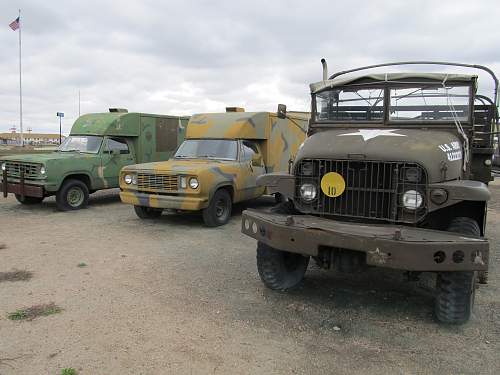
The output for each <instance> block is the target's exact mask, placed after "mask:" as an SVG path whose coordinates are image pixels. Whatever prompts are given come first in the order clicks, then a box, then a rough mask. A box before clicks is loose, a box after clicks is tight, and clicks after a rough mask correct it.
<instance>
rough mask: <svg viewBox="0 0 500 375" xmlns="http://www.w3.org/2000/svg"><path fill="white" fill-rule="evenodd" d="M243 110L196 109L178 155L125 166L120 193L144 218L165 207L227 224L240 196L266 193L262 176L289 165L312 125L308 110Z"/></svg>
mask: <svg viewBox="0 0 500 375" xmlns="http://www.w3.org/2000/svg"><path fill="white" fill-rule="evenodd" d="M280 108H281V112H280V113H279V114H273V113H269V112H244V111H243V109H241V108H234V107H231V108H227V112H226V113H205V114H198V115H193V116H192V117H191V119H190V120H189V123H188V126H187V129H186V137H185V138H186V139H185V141H184V142H183V143H182V144H181V145H180V146H179V149H178V150H177V152H176V153H175V156H174V157H173V158H172V159H170V160H168V161H166V162H159V163H147V164H139V165H130V166H127V167H125V168H123V169H122V172H121V176H120V188H121V190H122V191H121V193H120V197H121V200H122V201H123V202H124V203H128V204H132V205H134V210H135V212H136V214H137V216H139V217H140V218H154V217H158V216H160V215H161V214H162V211H163V209H174V210H178V211H199V210H202V212H203V219H204V222H205V224H206V225H208V226H218V225H223V224H225V223H226V222H227V221H228V220H229V219H230V216H231V207H232V204H233V203H235V202H241V201H244V200H248V199H252V198H257V197H259V196H261V195H262V194H264V193H266V189H265V188H264V187H260V186H257V183H256V180H257V177H258V176H260V175H262V174H264V173H267V172H279V171H287V170H288V168H289V164H290V160H291V159H293V157H294V156H295V154H296V153H297V150H298V148H299V146H300V145H301V144H302V142H303V140H304V138H305V133H306V131H307V122H308V116H309V114H308V113H307V114H306V113H297V112H295V113H292V112H289V113H288V114H287V113H286V107H285V106H283V105H280Z"/></svg>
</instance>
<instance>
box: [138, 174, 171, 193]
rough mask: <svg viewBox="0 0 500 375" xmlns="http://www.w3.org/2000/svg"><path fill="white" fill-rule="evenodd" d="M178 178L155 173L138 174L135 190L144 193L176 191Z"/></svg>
mask: <svg viewBox="0 0 500 375" xmlns="http://www.w3.org/2000/svg"><path fill="white" fill-rule="evenodd" d="M178 187H179V176H176V175H169V174H157V173H138V174H137V188H138V189H139V190H145V191H159V192H165V191H166V192H169V191H177V189H178Z"/></svg>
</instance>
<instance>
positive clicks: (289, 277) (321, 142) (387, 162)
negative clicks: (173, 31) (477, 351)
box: [242, 61, 498, 324]
mask: <svg viewBox="0 0 500 375" xmlns="http://www.w3.org/2000/svg"><path fill="white" fill-rule="evenodd" d="M323 63H324V72H323V80H322V81H320V82H318V83H314V84H311V86H310V87H311V95H312V113H311V122H310V126H309V133H308V138H307V139H306V140H305V142H304V144H303V147H302V148H301V149H300V151H299V152H298V154H297V157H296V158H295V162H294V164H293V171H292V173H290V174H287V173H278V174H267V175H264V176H262V177H260V178H259V180H258V183H259V184H260V185H263V186H266V187H267V188H268V189H270V190H271V191H274V192H279V193H280V194H282V195H283V196H285V197H287V198H288V200H289V201H288V202H287V203H286V204H283V205H281V206H280V207H277V208H276V209H275V210H273V211H271V212H269V211H258V210H247V211H244V212H243V217H242V232H243V233H245V234H247V235H248V236H250V237H253V238H255V239H256V240H257V241H258V245H257V267H258V271H259V274H260V277H261V279H262V281H263V282H264V284H265V285H266V286H268V287H269V288H271V289H288V288H291V287H294V286H295V285H297V284H298V283H299V282H300V281H301V280H302V278H303V277H304V273H305V272H306V269H307V266H308V263H309V259H310V258H313V259H314V260H315V261H316V263H317V264H318V265H319V266H320V267H321V268H324V269H335V270H337V271H341V272H358V271H361V270H363V269H365V268H366V267H368V266H373V267H387V268H394V269H399V270H403V271H405V273H406V274H407V275H408V276H409V277H410V279H415V278H417V277H418V275H419V274H420V273H421V272H432V273H434V274H435V275H436V289H437V293H436V301H435V315H436V317H437V319H438V320H439V321H441V322H445V323H455V324H459V323H463V322H465V321H467V320H468V319H469V318H470V316H471V311H472V308H473V303H474V296H475V290H476V282H477V281H479V282H481V283H485V282H486V279H487V270H488V258H489V243H488V240H487V239H485V238H484V235H485V232H486V213H487V209H486V206H487V202H488V200H489V198H490V193H489V191H488V186H487V185H488V182H489V181H491V179H492V177H491V164H492V160H491V159H492V155H493V152H494V147H493V134H494V132H495V131H496V130H497V126H498V114H497V105H498V101H497V100H498V98H497V88H498V80H497V78H496V77H495V75H494V74H493V72H492V71H491V70H490V69H488V68H486V67H482V66H477V65H467V64H456V63H437V62H404V63H389V64H382V65H375V66H370V67H363V68H358V69H352V70H349V71H344V72H340V73H336V74H334V75H333V76H331V77H328V74H327V72H326V62H324V61H323ZM401 64H403V65H413V64H426V65H444V66H450V65H451V66H453V67H454V68H455V69H456V68H457V67H462V68H476V69H482V71H483V72H486V73H488V74H490V75H491V76H492V77H493V79H494V84H495V91H494V94H493V97H492V98H489V97H487V96H484V95H480V94H479V93H478V92H477V83H478V76H475V75H466V74H451V73H449V74H448V73H420V72H416V73H382V74H373V73H372V74H369V73H367V74H362V75H355V74H353V73H355V72H358V71H361V70H366V69H371V68H380V67H385V66H393V65H394V66H395V65H401Z"/></svg>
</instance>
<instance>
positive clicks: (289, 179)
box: [257, 172, 295, 199]
mask: <svg viewBox="0 0 500 375" xmlns="http://www.w3.org/2000/svg"><path fill="white" fill-rule="evenodd" d="M257 185H258V186H266V187H267V190H268V192H269V193H270V194H275V193H280V194H281V195H283V196H285V197H286V198H289V199H292V198H293V196H294V193H295V176H294V175H292V174H289V173H283V172H275V173H267V174H264V175H262V176H259V177H257Z"/></svg>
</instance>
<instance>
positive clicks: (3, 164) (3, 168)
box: [2, 163, 7, 171]
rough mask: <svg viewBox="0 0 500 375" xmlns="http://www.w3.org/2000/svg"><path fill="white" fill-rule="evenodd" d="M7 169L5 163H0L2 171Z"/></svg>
mask: <svg viewBox="0 0 500 375" xmlns="http://www.w3.org/2000/svg"><path fill="white" fill-rule="evenodd" d="M6 169H7V163H2V171H5V170H6Z"/></svg>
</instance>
